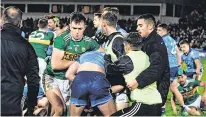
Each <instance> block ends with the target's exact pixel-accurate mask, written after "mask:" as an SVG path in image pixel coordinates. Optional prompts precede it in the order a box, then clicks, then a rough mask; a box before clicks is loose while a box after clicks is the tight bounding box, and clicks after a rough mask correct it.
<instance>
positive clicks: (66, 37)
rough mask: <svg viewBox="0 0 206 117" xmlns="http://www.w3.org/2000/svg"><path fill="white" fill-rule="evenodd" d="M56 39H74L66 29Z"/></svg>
mask: <svg viewBox="0 0 206 117" xmlns="http://www.w3.org/2000/svg"><path fill="white" fill-rule="evenodd" d="M56 39H63V40H64V41H69V40H70V39H72V37H71V34H70V33H69V32H68V31H64V32H62V33H61V34H60V35H58V36H57V37H56Z"/></svg>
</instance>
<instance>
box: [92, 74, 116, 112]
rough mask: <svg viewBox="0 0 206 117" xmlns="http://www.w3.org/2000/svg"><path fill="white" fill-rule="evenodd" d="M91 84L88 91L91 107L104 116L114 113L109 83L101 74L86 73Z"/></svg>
mask: <svg viewBox="0 0 206 117" xmlns="http://www.w3.org/2000/svg"><path fill="white" fill-rule="evenodd" d="M88 75H89V76H90V81H92V84H93V85H91V86H90V89H89V94H90V97H89V98H90V101H91V106H92V107H95V106H98V108H99V109H100V111H101V112H102V113H103V115H104V116H109V115H111V114H112V113H114V112H115V111H116V108H115V104H114V101H113V99H112V95H111V93H110V90H109V88H110V83H109V82H108V81H107V79H106V78H105V74H103V73H101V72H88Z"/></svg>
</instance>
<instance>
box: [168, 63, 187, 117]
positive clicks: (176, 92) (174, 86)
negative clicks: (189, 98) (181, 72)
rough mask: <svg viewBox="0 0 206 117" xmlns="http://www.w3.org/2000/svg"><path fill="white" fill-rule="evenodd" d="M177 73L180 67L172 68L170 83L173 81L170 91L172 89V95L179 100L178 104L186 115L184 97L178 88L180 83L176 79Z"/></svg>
mask: <svg viewBox="0 0 206 117" xmlns="http://www.w3.org/2000/svg"><path fill="white" fill-rule="evenodd" d="M177 72H178V67H172V68H170V81H171V84H170V89H171V91H172V93H173V94H174V96H175V97H176V99H177V100H178V102H179V104H180V106H181V108H182V114H184V113H185V114H186V110H185V104H184V100H183V96H182V94H181V93H180V92H179V90H178V88H177V87H178V82H177V78H176V77H177Z"/></svg>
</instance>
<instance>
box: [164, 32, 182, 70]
mask: <svg viewBox="0 0 206 117" xmlns="http://www.w3.org/2000/svg"><path fill="white" fill-rule="evenodd" d="M162 38H163V41H164V43H165V45H166V47H167V53H168V59H169V64H170V68H171V67H176V66H178V63H177V51H176V49H177V43H176V41H175V40H174V39H173V38H172V37H171V36H169V35H168V34H167V35H165V36H163V37H162Z"/></svg>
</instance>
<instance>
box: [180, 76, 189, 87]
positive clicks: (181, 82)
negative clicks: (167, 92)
mask: <svg viewBox="0 0 206 117" xmlns="http://www.w3.org/2000/svg"><path fill="white" fill-rule="evenodd" d="M186 78H187V77H186V76H185V75H181V76H178V82H179V83H180V84H181V85H184V84H185V82H186Z"/></svg>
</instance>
